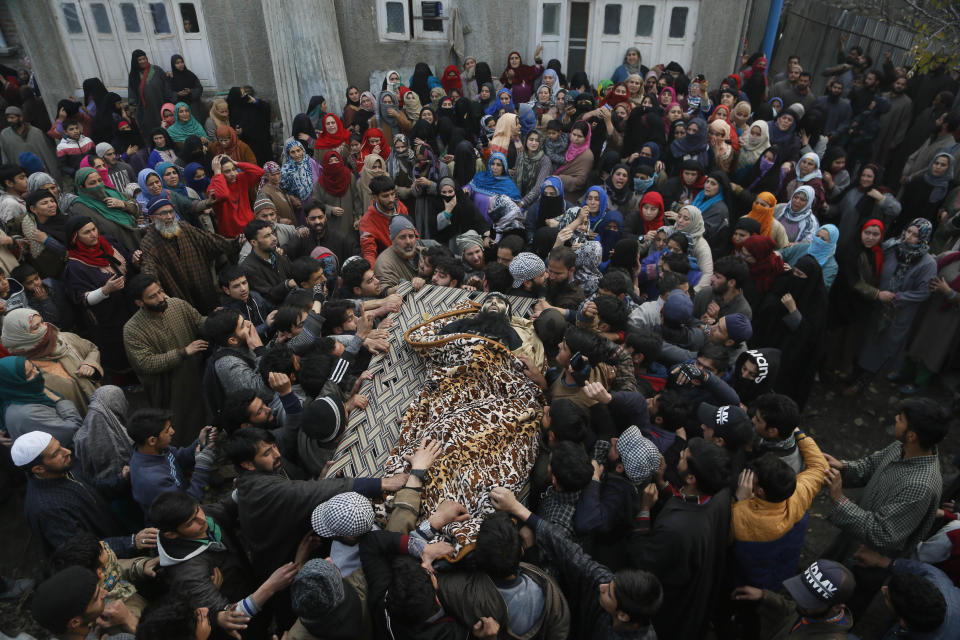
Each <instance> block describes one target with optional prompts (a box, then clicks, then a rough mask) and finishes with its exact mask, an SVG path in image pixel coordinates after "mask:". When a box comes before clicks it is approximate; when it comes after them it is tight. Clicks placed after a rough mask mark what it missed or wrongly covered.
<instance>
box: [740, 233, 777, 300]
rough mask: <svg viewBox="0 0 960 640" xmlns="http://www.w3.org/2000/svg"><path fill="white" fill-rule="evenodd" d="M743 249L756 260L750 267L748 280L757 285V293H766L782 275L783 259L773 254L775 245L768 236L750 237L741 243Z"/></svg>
mask: <svg viewBox="0 0 960 640" xmlns="http://www.w3.org/2000/svg"><path fill="white" fill-rule="evenodd" d="M743 248H744V249H746V250H747V251H748V252H750V255H751V256H753V258H754V259H755V260H756V262H755V263H754V264H751V265H750V278H751V279H752V280H753V283H754V284H755V285H757V291H759V292H760V293H766V292H767V291H769V290H770V287H772V286H773V281H774V280H775V279H776V277H777V276H778V275H780V274H781V273H783V258H781V257H780V256H778V255H777V254H776V253H775V252H774V249H776V248H777V244H776V243H775V242H774V241H773V238H771V237H769V236H762V235H752V236H750V237H749V238H747V239H746V240H744V241H743Z"/></svg>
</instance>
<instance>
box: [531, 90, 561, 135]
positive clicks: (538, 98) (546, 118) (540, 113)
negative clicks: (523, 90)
mask: <svg viewBox="0 0 960 640" xmlns="http://www.w3.org/2000/svg"><path fill="white" fill-rule="evenodd" d="M527 104H528V105H530V107H531V108H532V109H533V115H534V117H535V118H536V121H537V126H539V127H546V126H547V123H548V122H550V121H551V120H553V119H554V118H556V117H557V103H556V102H554V100H553V92H551V90H550V87H548V86H547V85H545V84H541V85H540V86H539V87H537V90H536V91H535V92H534V94H533V97H532V98H530V102H528V103H527Z"/></svg>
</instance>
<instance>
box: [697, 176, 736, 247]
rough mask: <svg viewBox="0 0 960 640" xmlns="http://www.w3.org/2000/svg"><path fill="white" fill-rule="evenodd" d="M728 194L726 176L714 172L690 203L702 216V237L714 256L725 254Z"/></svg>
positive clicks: (728, 226)
mask: <svg viewBox="0 0 960 640" xmlns="http://www.w3.org/2000/svg"><path fill="white" fill-rule="evenodd" d="M730 192H731V189H730V181H729V179H728V178H727V174H725V173H723V172H722V171H714V172H713V173H711V174H710V175H709V176H707V178H706V180H704V181H703V190H702V191H701V192H700V193H698V194H697V196H696V197H695V198H694V199H693V203H692V204H693V206H694V207H696V208H698V209H699V210H700V211H701V213H702V214H703V224H704V234H703V235H704V238H705V239H706V241H707V243H708V244H709V245H710V247H711V248H712V249H713V254H714V255H715V256H721V255H723V254H725V253H726V252H727V237H728V235H729V231H728V229H729V228H730V204H729V202H730V200H729V196H730Z"/></svg>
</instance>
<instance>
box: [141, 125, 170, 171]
mask: <svg viewBox="0 0 960 640" xmlns="http://www.w3.org/2000/svg"><path fill="white" fill-rule="evenodd" d="M150 142H151V143H152V144H151V145H150V146H151V147H152V150H151V151H150V154H149V155H148V156H147V166H149V167H150V168H151V169H152V168H153V167H155V166H157V163H158V162H176V160H177V150H176V149H175V148H174V146H173V138H171V137H170V134H169V133H167V130H166V129H164V128H163V127H157V128H156V129H154V130H153V133H151V134H150Z"/></svg>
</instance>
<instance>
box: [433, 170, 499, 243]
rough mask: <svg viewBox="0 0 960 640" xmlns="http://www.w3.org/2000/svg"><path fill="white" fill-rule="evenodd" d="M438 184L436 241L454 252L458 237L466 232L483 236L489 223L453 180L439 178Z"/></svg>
mask: <svg viewBox="0 0 960 640" xmlns="http://www.w3.org/2000/svg"><path fill="white" fill-rule="evenodd" d="M439 184H440V186H439V189H438V193H439V194H440V201H441V203H442V210H441V211H440V213H438V214H436V224H437V234H436V240H437V241H438V242H441V243H445V244H447V246H451V247H452V248H451V251H454V250H455V249H456V239H457V237H458V236H460V235H461V234H463V233H466V232H468V231H475V232H476V233H477V234H479V235H480V236H483V235H484V233H485V232H486V231H487V230H488V229H489V228H490V223H489V222H488V221H487V219H486V218H485V217H484V216H483V215H482V214H481V213H480V211H478V210H477V207H476V205H474V204H473V199H472V198H471V197H470V195H469V194H468V193H466V192H465V191H464V190H463V189H461V188H460V187H458V186H457V183H456V181H455V180H454V179H453V178H450V177H445V178H441V179H440V183H439ZM451 190H452V191H451ZM455 253H457V252H456V251H455Z"/></svg>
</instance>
